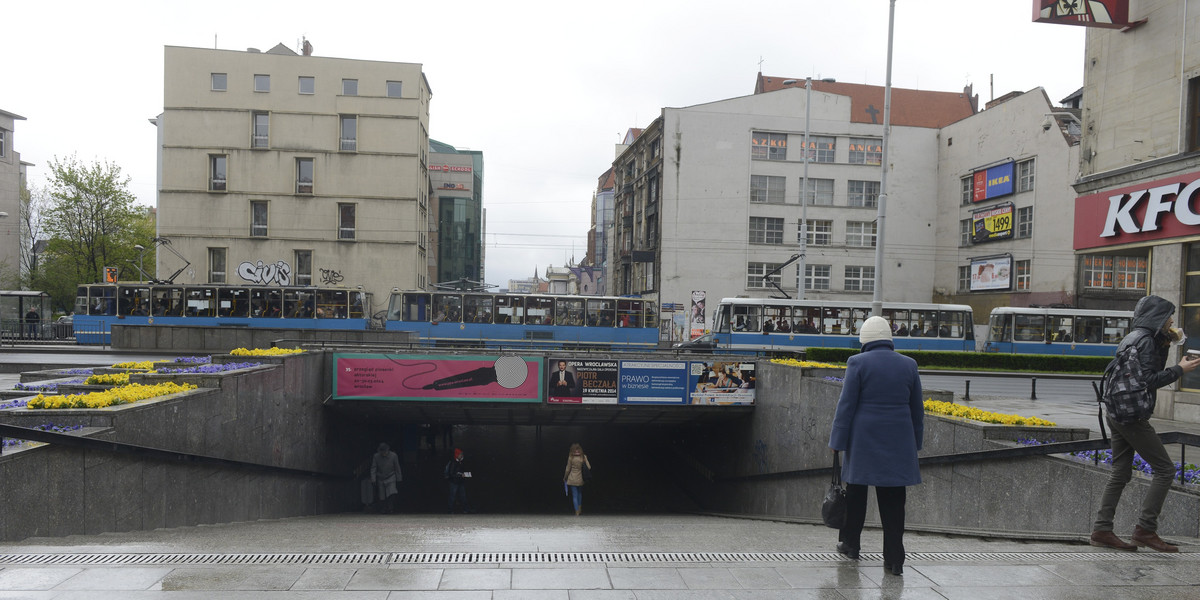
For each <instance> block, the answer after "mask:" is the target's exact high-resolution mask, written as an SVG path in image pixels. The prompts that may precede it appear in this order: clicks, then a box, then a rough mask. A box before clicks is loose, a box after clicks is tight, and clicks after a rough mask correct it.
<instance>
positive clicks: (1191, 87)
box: [1187, 77, 1200, 152]
mask: <svg viewBox="0 0 1200 600" xmlns="http://www.w3.org/2000/svg"><path fill="white" fill-rule="evenodd" d="M1187 128H1188V132H1187V147H1188V151H1189V152H1191V151H1194V150H1200V77H1193V78H1191V79H1189V80H1188V91H1187Z"/></svg>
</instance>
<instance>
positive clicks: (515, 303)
mask: <svg viewBox="0 0 1200 600" xmlns="http://www.w3.org/2000/svg"><path fill="white" fill-rule="evenodd" d="M524 304H525V303H524V299H523V298H521V297H520V296H496V322H497V323H511V324H513V325H520V324H521V323H523V322H524V317H525V309H524Z"/></svg>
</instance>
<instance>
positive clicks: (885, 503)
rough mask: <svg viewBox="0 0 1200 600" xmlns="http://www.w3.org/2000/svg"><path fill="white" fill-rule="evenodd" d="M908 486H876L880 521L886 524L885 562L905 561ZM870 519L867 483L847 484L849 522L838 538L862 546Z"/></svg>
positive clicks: (894, 563) (896, 563) (855, 545)
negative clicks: (864, 525)
mask: <svg viewBox="0 0 1200 600" xmlns="http://www.w3.org/2000/svg"><path fill="white" fill-rule="evenodd" d="M906 490H907V488H905V487H903V486H901V487H878V486H876V487H875V499H876V500H877V501H878V503H879V520H880V521H881V522H882V524H883V562H884V563H886V564H889V565H902V564H904V499H905V491H906ZM866 520H867V486H865V485H859V484H856V483H847V484H846V524H845V525H844V526H842V529H841V531H839V532H838V541H839V542H842V543H844V544H846V545H847V546H849V547H851V548H860V538H861V536H862V528H863V523H864V522H865V521H866Z"/></svg>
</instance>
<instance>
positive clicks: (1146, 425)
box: [1091, 296, 1200, 552]
mask: <svg viewBox="0 0 1200 600" xmlns="http://www.w3.org/2000/svg"><path fill="white" fill-rule="evenodd" d="M1173 314H1175V305H1173V304H1171V303H1170V302H1168V301H1167V300H1164V299H1163V298H1159V297H1158V296H1146V297H1145V298H1142V299H1141V300H1138V303H1137V305H1136V306H1135V307H1134V309H1133V329H1132V330H1130V332H1129V334H1128V335H1126V336H1125V339H1123V340H1121V343H1120V345H1118V346H1117V352H1118V353H1119V352H1120V351H1121V350H1123V349H1125V348H1126V347H1127V346H1129V345H1130V344H1136V347H1137V356H1138V362H1140V363H1141V367H1142V372H1143V373H1147V374H1148V375H1147V376H1146V381H1145V382H1144V383H1145V385H1146V389H1147V390H1149V392H1150V399H1151V402H1153V401H1154V398H1155V393H1156V392H1157V390H1158V388H1160V387H1162V386H1164V385H1169V384H1171V383H1174V382H1175V381H1176V380H1178V379H1179V378H1180V377H1182V376H1183V374H1184V373H1187V372H1190V371H1192V370H1193V369H1195V368H1196V367H1198V366H1200V357H1198V358H1188V359H1186V360H1183V361H1181V362H1180V363H1179V364H1178V365H1175V366H1172V367H1166V364H1167V352H1168V351H1169V350H1170V348H1171V325H1173V324H1174V319H1172V315H1173ZM1139 329H1140V330H1145V332H1139V331H1138V330H1139ZM1164 367H1166V368H1164ZM1105 420H1107V421H1108V427H1109V429H1110V430H1111V431H1112V459H1113V460H1112V474H1111V475H1109V478H1108V485H1107V486H1105V488H1104V495H1103V496H1102V497H1101V499H1100V510H1098V511H1096V522H1095V523H1094V524H1093V525H1092V536H1091V544H1092V545H1093V546H1101V547H1105V548H1115V549H1117V550H1137V548H1138V546H1147V547H1150V548H1153V549H1155V550H1157V551H1159V552H1179V548H1178V547H1176V546H1173V545H1171V544H1168V543H1167V542H1165V541H1163V539H1162V538H1160V537H1158V515H1159V513H1161V512H1162V507H1163V502H1164V501H1166V499H1167V492H1168V491H1170V489H1171V481H1172V480H1173V479H1174V478H1175V462H1174V461H1172V460H1171V457H1170V455H1168V454H1167V449H1166V448H1164V447H1163V444H1162V440H1160V439H1159V437H1158V432H1156V431H1155V430H1154V427H1153V426H1152V425H1150V420H1149V419H1148V418H1146V419H1140V420H1137V421H1134V422H1133V423H1118V422H1117V421H1115V420H1113V419H1112V417H1111V416H1108V415H1106V417H1105ZM1135 451H1136V452H1137V453H1138V454H1139V455H1141V457H1142V459H1143V460H1145V461H1146V462H1148V463H1150V466H1151V467H1152V468H1153V469H1154V479H1153V481H1152V482H1151V483H1150V489H1149V490H1147V491H1146V497H1145V498H1143V499H1142V511H1141V514H1140V515H1139V516H1138V522H1137V525H1135V526H1134V528H1133V537H1132V538H1131V539H1132V540H1133V543H1132V544H1129V543H1126V542H1125V541H1124V540H1122V539H1121V538H1119V537H1117V535H1116V534H1115V533H1113V517H1114V515H1115V514H1116V511H1117V503H1118V502H1119V501H1120V500H1121V492H1122V491H1124V489H1125V484H1127V483H1129V480H1130V478H1131V477H1132V475H1133V453H1134V452H1135Z"/></svg>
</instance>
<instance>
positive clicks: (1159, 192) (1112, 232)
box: [1075, 173, 1200, 250]
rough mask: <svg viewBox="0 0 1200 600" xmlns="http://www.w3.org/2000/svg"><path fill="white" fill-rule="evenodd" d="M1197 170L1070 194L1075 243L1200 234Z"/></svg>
mask: <svg viewBox="0 0 1200 600" xmlns="http://www.w3.org/2000/svg"><path fill="white" fill-rule="evenodd" d="M1197 191H1200V173H1189V174H1187V175H1178V176H1175V177H1171V178H1168V179H1162V180H1159V181H1155V182H1151V183H1148V184H1142V185H1138V186H1131V187H1127V188H1121V189H1116V190H1112V191H1109V192H1101V193H1098V194H1091V195H1088V196H1080V197H1079V198H1076V199H1075V249H1076V250H1084V249H1088V248H1098V247H1102V246H1115V245H1117V244H1132V243H1143V242H1148V241H1151V240H1161V239H1169V238H1176V237H1183V236H1191V235H1200V213H1197V212H1196V208H1195V200H1196V192H1197Z"/></svg>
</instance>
